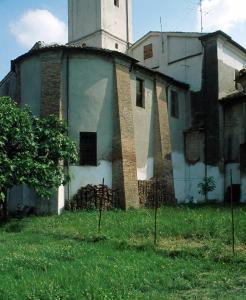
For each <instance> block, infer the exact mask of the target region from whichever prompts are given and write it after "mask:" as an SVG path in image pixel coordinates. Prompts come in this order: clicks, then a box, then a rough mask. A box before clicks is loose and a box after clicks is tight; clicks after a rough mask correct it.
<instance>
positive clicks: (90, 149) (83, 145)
mask: <svg viewBox="0 0 246 300" xmlns="http://www.w3.org/2000/svg"><path fill="white" fill-rule="evenodd" d="M80 165H81V166H96V165H97V133H96V132H80Z"/></svg>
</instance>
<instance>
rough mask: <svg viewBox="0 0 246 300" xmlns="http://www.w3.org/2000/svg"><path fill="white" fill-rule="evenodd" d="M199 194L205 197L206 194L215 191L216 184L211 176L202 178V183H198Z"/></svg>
mask: <svg viewBox="0 0 246 300" xmlns="http://www.w3.org/2000/svg"><path fill="white" fill-rule="evenodd" d="M197 186H198V190H199V194H202V195H204V196H206V194H207V193H208V192H212V191H214V190H215V189H216V182H215V179H214V177H213V176H207V177H204V178H203V181H202V182H200V183H198V185H197Z"/></svg>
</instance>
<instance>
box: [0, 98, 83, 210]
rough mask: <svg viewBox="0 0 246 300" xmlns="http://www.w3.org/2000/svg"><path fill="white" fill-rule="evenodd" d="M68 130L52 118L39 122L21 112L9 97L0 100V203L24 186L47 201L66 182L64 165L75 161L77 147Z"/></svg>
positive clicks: (28, 112)
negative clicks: (13, 189)
mask: <svg viewBox="0 0 246 300" xmlns="http://www.w3.org/2000/svg"><path fill="white" fill-rule="evenodd" d="M66 133H67V127H66V126H65V124H64V122H63V121H60V120H59V119H58V118H57V117H55V116H49V117H48V118H39V117H35V116H33V115H32V114H31V111H30V109H29V108H28V107H25V108H23V109H20V108H19V107H18V106H17V105H16V103H15V102H14V101H13V100H12V99H11V98H9V97H0V200H2V201H4V200H5V201H4V203H5V210H6V194H7V190H8V189H10V188H12V187H13V186H15V185H19V184H26V185H28V186H29V187H31V188H33V189H34V190H35V191H36V192H37V195H38V196H39V197H40V198H49V197H51V195H52V194H53V192H54V191H55V190H56V189H57V188H58V187H59V186H60V185H61V184H65V183H66V182H67V181H68V180H69V178H68V176H66V175H65V173H64V168H63V162H64V163H67V162H70V163H74V162H76V161H77V150H76V145H75V143H74V142H72V141H71V140H70V139H69V137H68V136H67V135H66Z"/></svg>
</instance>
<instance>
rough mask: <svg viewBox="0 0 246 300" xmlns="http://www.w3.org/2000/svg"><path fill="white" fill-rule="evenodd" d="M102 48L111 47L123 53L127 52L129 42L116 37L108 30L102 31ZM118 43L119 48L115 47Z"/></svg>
mask: <svg viewBox="0 0 246 300" xmlns="http://www.w3.org/2000/svg"><path fill="white" fill-rule="evenodd" d="M101 36H102V46H101V47H102V48H104V49H110V50H114V51H119V52H122V53H125V52H126V51H127V43H126V42H124V41H122V40H120V39H118V38H116V37H114V36H111V35H109V34H108V33H106V32H102V35H101ZM116 43H117V44H118V49H117V48H116V47H115V46H116V45H115V44H116Z"/></svg>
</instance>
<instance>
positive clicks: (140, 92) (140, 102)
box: [136, 78, 144, 107]
mask: <svg viewBox="0 0 246 300" xmlns="http://www.w3.org/2000/svg"><path fill="white" fill-rule="evenodd" d="M136 106H139V107H144V81H143V80H142V79H140V78H136Z"/></svg>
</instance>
